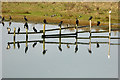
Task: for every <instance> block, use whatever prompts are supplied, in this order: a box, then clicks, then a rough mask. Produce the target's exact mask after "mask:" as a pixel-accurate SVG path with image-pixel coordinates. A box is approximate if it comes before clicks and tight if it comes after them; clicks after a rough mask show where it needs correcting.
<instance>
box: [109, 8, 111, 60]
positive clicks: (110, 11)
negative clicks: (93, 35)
mask: <svg viewBox="0 0 120 80" xmlns="http://www.w3.org/2000/svg"><path fill="white" fill-rule="evenodd" d="M110 37H111V10H110V11H109V50H108V59H109V58H110Z"/></svg>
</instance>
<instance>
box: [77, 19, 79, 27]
mask: <svg viewBox="0 0 120 80" xmlns="http://www.w3.org/2000/svg"><path fill="white" fill-rule="evenodd" d="M78 24H79V20H78V19H77V18H76V25H77V26H78Z"/></svg>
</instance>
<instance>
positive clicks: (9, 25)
mask: <svg viewBox="0 0 120 80" xmlns="http://www.w3.org/2000/svg"><path fill="white" fill-rule="evenodd" d="M9 19H10V21H9V26H10V25H11V23H12V22H11V20H12V17H11V16H10V17H9Z"/></svg>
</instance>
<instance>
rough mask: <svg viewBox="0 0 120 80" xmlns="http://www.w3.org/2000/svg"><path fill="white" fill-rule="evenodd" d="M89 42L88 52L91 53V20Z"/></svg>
mask: <svg viewBox="0 0 120 80" xmlns="http://www.w3.org/2000/svg"><path fill="white" fill-rule="evenodd" d="M89 38H90V41H89V50H90V51H91V20H90V37H89Z"/></svg>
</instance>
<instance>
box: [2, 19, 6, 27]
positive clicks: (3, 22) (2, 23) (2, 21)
mask: <svg viewBox="0 0 120 80" xmlns="http://www.w3.org/2000/svg"><path fill="white" fill-rule="evenodd" d="M4 20H5V18H4V17H3V18H2V25H3V26H4V25H5V24H4Z"/></svg>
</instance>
